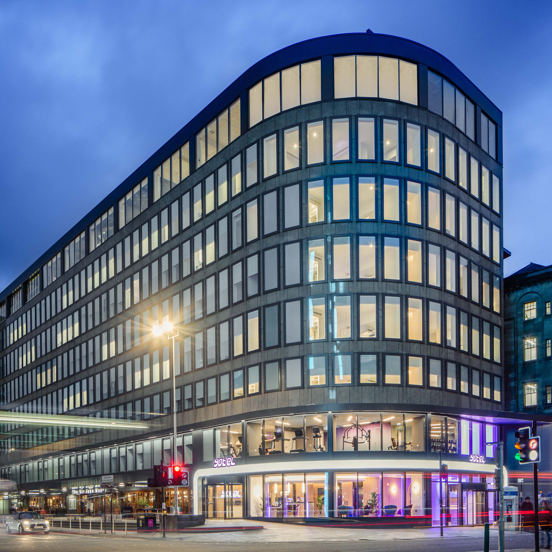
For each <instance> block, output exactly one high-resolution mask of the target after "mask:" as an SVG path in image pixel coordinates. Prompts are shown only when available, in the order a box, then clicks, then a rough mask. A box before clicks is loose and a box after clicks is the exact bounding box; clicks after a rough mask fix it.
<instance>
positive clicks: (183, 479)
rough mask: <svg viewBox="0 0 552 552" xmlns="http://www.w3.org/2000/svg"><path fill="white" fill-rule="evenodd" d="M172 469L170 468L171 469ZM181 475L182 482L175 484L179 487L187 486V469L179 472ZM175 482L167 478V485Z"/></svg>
mask: <svg viewBox="0 0 552 552" xmlns="http://www.w3.org/2000/svg"><path fill="white" fill-rule="evenodd" d="M171 471H172V470H171ZM180 475H181V476H182V482H181V483H180V482H178V483H177V485H178V486H179V487H188V486H189V482H188V472H187V471H183V472H182V473H181V474H180ZM174 484H175V481H174V480H173V479H167V486H169V487H170V486H171V485H174Z"/></svg>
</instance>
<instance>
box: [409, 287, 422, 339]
mask: <svg viewBox="0 0 552 552" xmlns="http://www.w3.org/2000/svg"><path fill="white" fill-rule="evenodd" d="M407 322H408V339H410V340H413V341H422V340H423V335H424V334H423V312H422V300H421V299H414V298H412V297H409V298H408V317H407Z"/></svg>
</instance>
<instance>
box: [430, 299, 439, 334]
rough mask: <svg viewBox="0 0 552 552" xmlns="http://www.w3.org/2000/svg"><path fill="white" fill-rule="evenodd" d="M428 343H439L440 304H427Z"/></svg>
mask: <svg viewBox="0 0 552 552" xmlns="http://www.w3.org/2000/svg"><path fill="white" fill-rule="evenodd" d="M428 336H429V339H428V341H429V342H430V343H437V344H440V343H441V305H440V303H434V302H433V301H430V302H429V332H428Z"/></svg>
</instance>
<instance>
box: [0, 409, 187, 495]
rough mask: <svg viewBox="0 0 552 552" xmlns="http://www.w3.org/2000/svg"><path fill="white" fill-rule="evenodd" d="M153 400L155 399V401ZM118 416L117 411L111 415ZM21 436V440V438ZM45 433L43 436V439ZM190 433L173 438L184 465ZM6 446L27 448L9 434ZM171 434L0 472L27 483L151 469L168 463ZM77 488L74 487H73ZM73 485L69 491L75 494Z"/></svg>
mask: <svg viewBox="0 0 552 552" xmlns="http://www.w3.org/2000/svg"><path fill="white" fill-rule="evenodd" d="M155 402H157V401H155ZM122 406H123V409H124V411H127V412H132V410H133V408H134V405H133V404H132V403H129V404H127V405H122ZM111 417H112V418H116V417H119V418H122V417H124V416H120V412H117V413H116V415H114V416H111ZM38 431H39V432H49V433H51V432H52V431H54V432H57V433H59V434H60V436H64V437H65V438H71V437H75V436H78V435H81V434H83V433H86V428H74V427H71V428H67V427H65V428H55V427H54V428H48V429H46V430H38ZM21 437H22V438H23V439H25V440H27V439H30V440H32V439H33V436H32V435H22V436H21ZM23 439H21V441H23ZM47 439H48V437H46V439H43V441H44V440H47ZM192 445H193V441H192V434H191V433H187V434H184V435H178V436H177V438H176V451H177V452H176V453H177V459H176V460H177V462H178V463H182V462H184V463H185V464H187V465H192V464H193V446H192ZM9 446H13V447H14V448H16V449H17V450H21V449H24V448H30V447H29V446H28V445H27V444H26V443H24V442H20V443H18V440H17V437H12V438H10V443H9ZM173 451H174V448H173V447H172V438H169V437H166V438H163V439H150V440H147V441H141V442H137V443H129V444H125V445H121V446H118V447H111V448H104V449H101V450H93V451H86V452H82V453H79V454H72V455H64V456H60V457H57V458H48V459H45V460H38V461H35V462H29V463H28V464H20V465H15V466H9V467H5V468H2V469H1V471H0V475H1V476H2V477H3V478H6V479H12V480H13V481H15V482H16V483H31V482H35V481H37V482H40V481H49V480H59V479H66V478H75V477H88V476H94V475H101V474H103V473H107V474H111V473H119V472H126V471H134V470H145V469H152V468H153V466H154V465H159V464H163V463H164V464H165V465H170V464H171V463H172V462H171V461H172V459H173V455H174V452H173ZM77 491H78V489H77ZM77 491H75V488H71V492H73V493H74V494H78V492H77ZM94 491H96V492H99V488H98V487H97V486H96V487H95V486H94V485H92V486H90V487H86V490H84V489H83V491H82V493H84V492H88V493H92V492H94Z"/></svg>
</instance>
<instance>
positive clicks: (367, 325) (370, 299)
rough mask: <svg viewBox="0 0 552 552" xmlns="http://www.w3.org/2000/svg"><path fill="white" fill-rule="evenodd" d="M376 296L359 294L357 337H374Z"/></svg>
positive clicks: (375, 331) (375, 329) (375, 332)
mask: <svg viewBox="0 0 552 552" xmlns="http://www.w3.org/2000/svg"><path fill="white" fill-rule="evenodd" d="M376 316H377V314H376V296H375V295H361V296H360V297H359V337H361V338H364V339H375V338H376V337H377V326H376Z"/></svg>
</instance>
